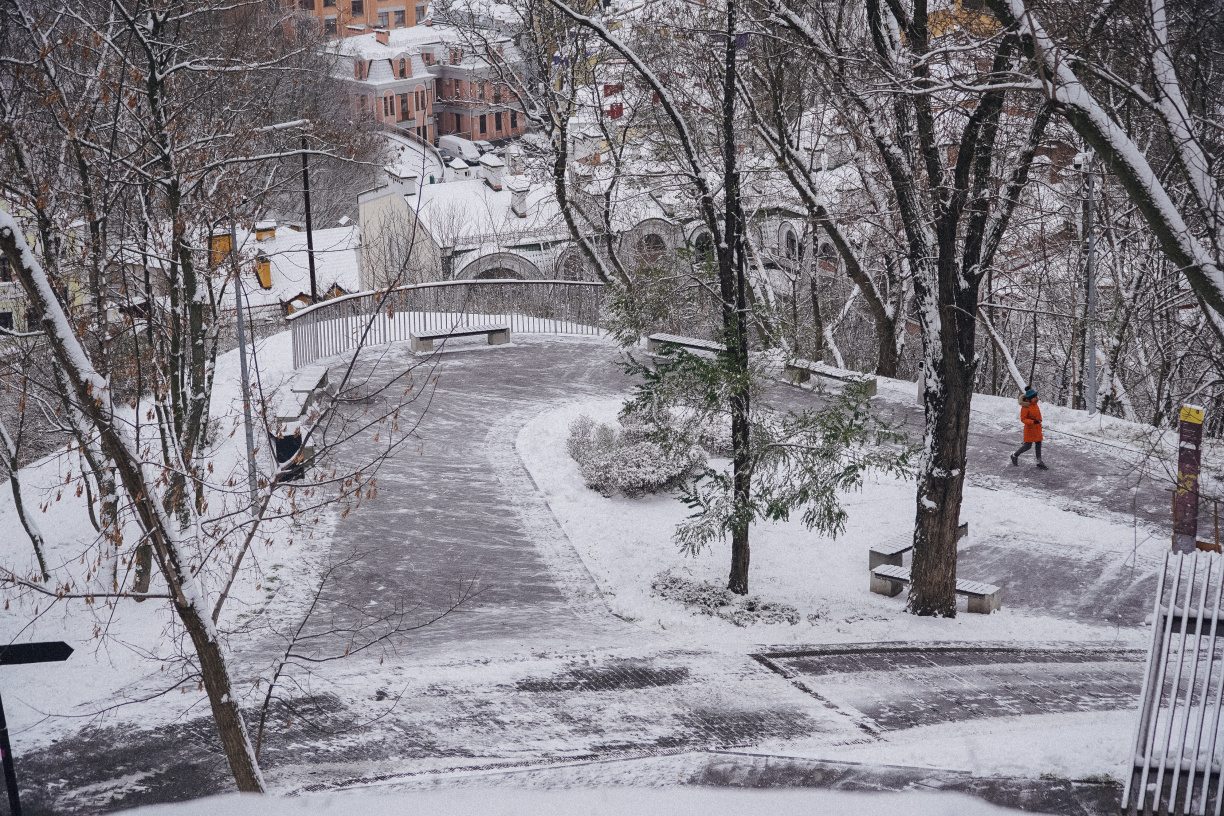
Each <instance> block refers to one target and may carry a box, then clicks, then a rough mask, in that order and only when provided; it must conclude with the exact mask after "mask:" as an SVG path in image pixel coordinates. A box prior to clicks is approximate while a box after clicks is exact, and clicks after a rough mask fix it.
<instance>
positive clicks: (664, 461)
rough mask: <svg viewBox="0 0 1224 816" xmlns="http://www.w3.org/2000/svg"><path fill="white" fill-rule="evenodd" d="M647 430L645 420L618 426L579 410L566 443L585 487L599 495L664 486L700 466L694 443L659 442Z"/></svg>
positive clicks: (702, 462) (701, 458)
mask: <svg viewBox="0 0 1224 816" xmlns="http://www.w3.org/2000/svg"><path fill="white" fill-rule="evenodd" d="M652 434H653V429H652V428H650V427H648V426H647V424H646V423H641V422H633V421H626V423H625V424H622V425H621V427H620V429H619V430H618V429H617V428H615V427H613V426H612V425H607V424H603V423H597V422H596V421H595V420H593V419H591V418H590V417H589V416H586V415H583V416H580V417H578V419H576V420H574V422H573V424H572V425H570V435H569V440H568V441H567V443H566V448H567V449H568V450H569V454H570V456H571V457H573V459H574V461H575V462H577V463H578V469H579V470H580V471H581V472H582V478H583V479H584V480H585V481H586V484H587V487H589V488H591V489H592V490H598V491H599V492H600V493H603V494H604V495H611V494H613V493H616V492H618V491H619V492H621V493H624V494H625V495H626V496H640V495H642V494H643V493H654V492H656V491H659V490H666V489H667V488H670V487H674V486H675V485H677V484H679V483H680V482H682V481H683V480H684V479H686V478H687V477H689V476H690V475H692V474H693V473H694V472H695V471H696V470H697V469H698V468H701V467H703V466H704V465H705V461H706V455H705V452H704V451H703V450H701V449H700V448H697V447H695V446H683V445H665V444H663V443H661V442H658V441H656V440H655V439H653V438H651V436H652Z"/></svg>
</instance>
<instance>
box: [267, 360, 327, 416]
mask: <svg viewBox="0 0 1224 816" xmlns="http://www.w3.org/2000/svg"><path fill="white" fill-rule="evenodd" d="M326 388H327V367H326V366H310V367H308V368H303V369H302V370H301V371H299V372H298V373H297V374H295V375H294V376H293V379H292V380H290V381H289V386H288V388H286V389H285V390H283V391H282V392H281V395H280V400H279V401H278V402H277V404H276V421H277V422H282V423H290V422H300V421H301V419H302V417H303V416H305V415H306V412H307V411H308V410H309V409H310V406H311V405H312V404H313V403H315V402H316V401H317V400H318V395H319V394H320V393H322V392H323V391H324V389H326Z"/></svg>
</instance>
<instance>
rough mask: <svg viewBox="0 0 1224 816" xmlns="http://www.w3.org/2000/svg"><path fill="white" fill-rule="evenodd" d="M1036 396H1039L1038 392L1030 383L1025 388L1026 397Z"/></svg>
mask: <svg viewBox="0 0 1224 816" xmlns="http://www.w3.org/2000/svg"><path fill="white" fill-rule="evenodd" d="M1035 396H1037V392H1036V390H1034V389H1033V386H1031V385H1030V386H1029V387H1028V388H1026V389H1024V398H1025V399H1032V398H1033V397H1035Z"/></svg>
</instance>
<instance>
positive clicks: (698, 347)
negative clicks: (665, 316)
mask: <svg viewBox="0 0 1224 816" xmlns="http://www.w3.org/2000/svg"><path fill="white" fill-rule="evenodd" d="M664 346H678V347H679V348H685V349H690V350H692V351H709V352H713V353H715V354H717V353H718V352H720V351H726V350H727V347H726V346H724V345H723V344H722V343H715V342H713V341H712V340H698V339H697V338H695V337H681V336H680V335H678V334H652V335H650V336H649V337H647V338H646V350H647V351H648V352H650V353H651V354H657V353H658V352H659V351H661V350H662V349H663V347H664Z"/></svg>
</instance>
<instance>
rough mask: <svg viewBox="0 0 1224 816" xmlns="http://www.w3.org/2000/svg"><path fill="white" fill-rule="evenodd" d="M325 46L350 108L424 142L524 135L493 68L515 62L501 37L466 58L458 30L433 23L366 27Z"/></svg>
mask: <svg viewBox="0 0 1224 816" xmlns="http://www.w3.org/2000/svg"><path fill="white" fill-rule="evenodd" d="M337 1H338V2H343V1H344V0H337ZM332 48H333V49H334V50H335V52H336V53H337V54H338V55H339V56H340V57H341V58H342V59H341V61H340V64H341V66H342V70H345V71H346V72H347V71H351V74H346V76H347V78H349V79H350V80H351V82H352V87H353V91H352V92H353V97H354V99H353V105H354V107H355V108H356V109H357V111H358V112H359V113H360V114H361V115H363V116H367V117H371V118H374V119H377V120H379V121H380V122H383V123H384V124H386V125H388V126H391V127H394V128H396V129H398V130H402V131H407V132H409V133H412V134H413V135H415V136H416V137H418V138H420V139H422V140H424V141H428V142H430V143H436V142H437V139H438V136H442V135H447V134H457V135H461V136H463V137H465V138H468V139H472V140H473V141H475V140H478V139H486V140H490V141H492V140H495V139H507V138H510V137H514V136H521V135H522V134H523V132H524V131H525V130H526V125H527V122H526V118H525V117H524V116H523V113H522V108H521V107H520V106H519V105H518V102H517V99H516V98H515V97H514V96H513V94H511V93H510V92H509V90H508V89H507V87H506V86H505V85H504V84H503V83H501V82H499V81H497V78H498V77H499V75H500V73H499V70H498V67H497V66H505V67H506V69H508V70H513V69H514V68H515V67H516V65H517V62H518V61H519V60H518V58H517V51H516V50H515V49H514V45H513V43H512V41H511V40H510V38H509V37H504V38H499V40H498V41H496V42H494V43H493V44H492V48H493V49H495V51H491V52H490V54H487V55H480V54H472V53H470V52H469V51H468V49H467V48H465V45H464V41H463V37H462V36H461V35H460V32H459V31H458V30H456V29H455V28H454V27H452V26H449V25H444V24H433V25H421V26H408V27H405V28H390V29H383V28H378V29H373V30H371V31H368V32H366V33H363V34H354V35H352V36H347V37H343V38H339V39H337V40H336V41H335V42H334V43H333V45H332Z"/></svg>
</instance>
